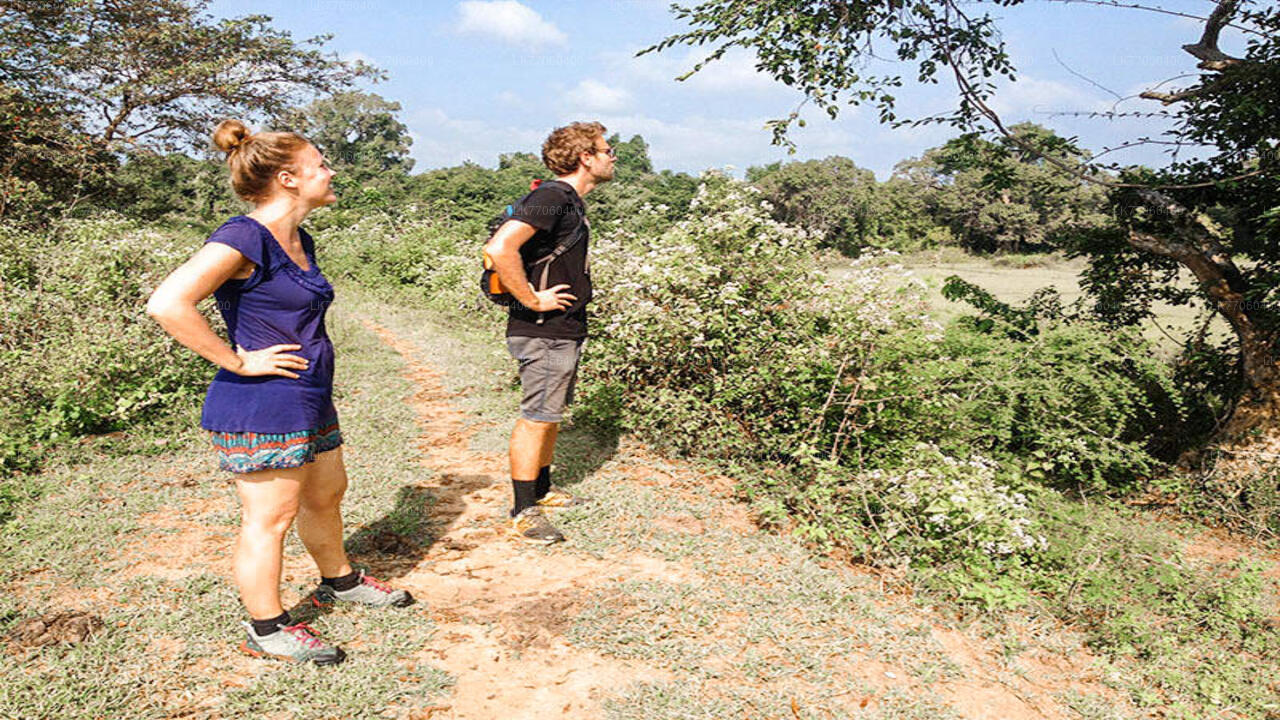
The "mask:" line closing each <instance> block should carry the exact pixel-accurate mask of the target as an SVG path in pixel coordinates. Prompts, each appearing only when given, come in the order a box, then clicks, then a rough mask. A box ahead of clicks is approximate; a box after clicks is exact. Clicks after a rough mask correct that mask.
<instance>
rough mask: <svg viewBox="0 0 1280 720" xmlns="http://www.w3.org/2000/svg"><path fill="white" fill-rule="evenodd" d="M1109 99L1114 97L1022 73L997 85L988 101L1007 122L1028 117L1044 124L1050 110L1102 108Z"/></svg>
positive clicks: (1094, 109)
mask: <svg viewBox="0 0 1280 720" xmlns="http://www.w3.org/2000/svg"><path fill="white" fill-rule="evenodd" d="M1101 92H1102V91H1101V90H1099V91H1097V93H1101ZM1112 102H1114V99H1112V100H1111V101H1108V100H1106V99H1104V98H1101V97H1099V95H1098V94H1095V93H1090V92H1087V91H1085V90H1082V89H1080V88H1077V87H1072V86H1070V85H1066V84H1064V83H1060V82H1058V81H1056V80H1040V79H1037V78H1033V77H1026V76H1024V77H1021V78H1019V79H1018V80H1017V82H1012V83H1005V84H1004V85H1003V86H1002V87H1000V88H998V89H997V91H996V93H995V95H994V97H992V99H991V102H990V103H989V104H990V105H991V109H992V110H995V111H996V112H997V113H999V115H1000V117H1001V119H1003V120H1004V121H1005V122H1006V123H1015V122H1021V121H1023V120H1030V121H1032V122H1038V123H1041V124H1046V123H1047V122H1048V120H1049V116H1050V115H1052V114H1053V113H1061V112H1065V113H1072V112H1094V111H1104V110H1107V109H1108V108H1109V107H1110V105H1111V103H1112Z"/></svg>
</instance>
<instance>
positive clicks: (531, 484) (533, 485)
mask: <svg viewBox="0 0 1280 720" xmlns="http://www.w3.org/2000/svg"><path fill="white" fill-rule="evenodd" d="M511 488H512V489H513V490H514V491H515V496H516V504H515V507H513V508H511V517H515V516H517V515H519V514H520V512H521V511H523V510H524V509H525V508H531V507H533V506H534V505H537V504H538V481H537V480H517V479H515V478H511Z"/></svg>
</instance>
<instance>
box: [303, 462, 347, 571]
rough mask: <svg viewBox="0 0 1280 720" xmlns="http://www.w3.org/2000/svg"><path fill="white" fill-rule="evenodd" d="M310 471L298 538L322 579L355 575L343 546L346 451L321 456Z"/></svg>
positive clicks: (307, 467)
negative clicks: (343, 457) (349, 574)
mask: <svg viewBox="0 0 1280 720" xmlns="http://www.w3.org/2000/svg"><path fill="white" fill-rule="evenodd" d="M306 469H307V478H306V480H305V481H304V482H303V483H302V488H301V494H300V496H299V503H298V537H299V538H300V539H301V540H302V544H303V545H305V546H306V548H307V552H309V553H311V557H312V559H314V560H315V562H316V567H317V568H319V569H320V576H321V577H328V578H334V577H341V576H343V575H346V574H348V573H350V572H351V562H350V560H348V558H347V551H346V548H344V547H343V545H342V496H343V495H344V494H345V493H346V491H347V468H346V466H345V465H344V464H343V462H342V448H341V447H337V448H334V449H333V450H329V451H327V452H322V453H320V454H319V455H317V456H316V459H315V462H313V463H309V464H308V465H306Z"/></svg>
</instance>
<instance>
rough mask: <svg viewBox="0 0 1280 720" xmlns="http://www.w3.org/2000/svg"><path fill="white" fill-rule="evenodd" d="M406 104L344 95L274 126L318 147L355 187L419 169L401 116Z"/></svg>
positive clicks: (288, 115) (360, 94) (369, 95)
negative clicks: (414, 164) (411, 155)
mask: <svg viewBox="0 0 1280 720" xmlns="http://www.w3.org/2000/svg"><path fill="white" fill-rule="evenodd" d="M398 112H400V103H397V102H391V101H389V100H386V99H385V98H383V97H382V96H381V95H375V94H373V93H363V92H355V91H351V92H342V93H336V94H334V95H331V96H329V97H323V98H320V99H318V100H315V101H313V102H312V103H311V104H309V105H307V106H306V107H302V108H298V109H295V110H291V111H288V112H285V113H283V114H282V115H281V116H279V117H278V118H277V119H276V120H275V121H274V123H273V124H274V125H275V126H277V127H279V128H280V129H282V130H293V131H294V132H298V133H301V134H303V135H305V136H306V137H307V139H309V140H311V142H313V143H315V144H316V146H317V147H319V148H320V150H321V151H323V152H324V154H325V157H326V158H327V159H328V160H329V163H330V164H331V165H332V166H333V167H334V169H336V170H338V171H340V172H342V173H343V174H345V176H346V177H347V179H349V180H350V181H352V182H355V183H366V182H370V181H374V180H380V179H388V178H390V177H399V176H404V175H406V174H408V172H409V171H410V170H411V169H413V159H412V158H410V157H409V147H410V146H411V145H413V138H411V137H409V128H408V126H407V125H405V124H404V123H402V122H400V120H399V119H398V118H397V117H396V113H398Z"/></svg>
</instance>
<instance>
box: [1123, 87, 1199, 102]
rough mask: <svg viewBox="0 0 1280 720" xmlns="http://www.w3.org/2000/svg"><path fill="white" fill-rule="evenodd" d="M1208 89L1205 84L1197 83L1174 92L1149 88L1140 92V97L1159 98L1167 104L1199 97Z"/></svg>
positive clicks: (1146, 98)
mask: <svg viewBox="0 0 1280 720" xmlns="http://www.w3.org/2000/svg"><path fill="white" fill-rule="evenodd" d="M1208 89H1209V88H1208V87H1207V86H1205V85H1197V86H1195V87H1193V88H1187V89H1186V90H1179V91H1178V92H1174V93H1162V92H1156V91H1155V90H1147V91H1145V92H1143V93H1141V94H1139V95H1138V97H1140V98H1143V99H1145V100H1159V101H1160V102H1161V103H1163V104H1165V105H1172V104H1174V103H1176V102H1182V101H1183V100H1187V99H1189V98H1193V97H1197V96H1199V95H1200V94H1201V93H1203V92H1204V91H1205V90H1208Z"/></svg>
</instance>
